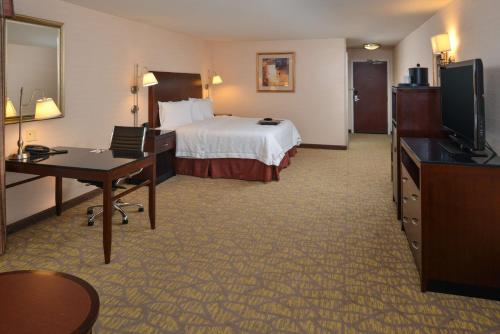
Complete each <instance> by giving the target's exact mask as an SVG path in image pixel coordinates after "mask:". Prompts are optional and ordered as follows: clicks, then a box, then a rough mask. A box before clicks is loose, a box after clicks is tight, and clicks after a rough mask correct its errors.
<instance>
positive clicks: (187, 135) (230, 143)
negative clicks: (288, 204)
mask: <svg viewBox="0 0 500 334" xmlns="http://www.w3.org/2000/svg"><path fill="white" fill-rule="evenodd" d="M153 73H154V74H155V76H156V78H157V79H158V85H156V86H152V87H149V117H148V120H149V123H150V126H152V127H158V126H159V125H160V121H159V107H158V102H167V101H182V100H186V99H188V98H201V96H202V85H201V78H200V75H199V74H187V73H171V72H153ZM258 120H259V119H256V118H245V117H232V116H219V117H215V118H212V119H208V120H203V121H197V122H194V123H191V124H187V125H183V126H180V127H178V128H176V129H175V130H176V158H175V169H176V173H177V174H182V175H192V176H197V177H212V178H230V179H239V180H248V181H264V182H269V181H273V180H279V174H280V172H281V170H282V169H283V168H286V167H288V166H289V165H290V158H291V157H293V156H294V155H295V154H296V153H297V146H298V145H299V144H300V140H301V139H300V135H299V133H298V131H297V129H296V128H295V126H294V125H293V123H292V122H291V121H289V120H284V121H283V122H281V123H280V124H279V125H259V124H257V122H258Z"/></svg>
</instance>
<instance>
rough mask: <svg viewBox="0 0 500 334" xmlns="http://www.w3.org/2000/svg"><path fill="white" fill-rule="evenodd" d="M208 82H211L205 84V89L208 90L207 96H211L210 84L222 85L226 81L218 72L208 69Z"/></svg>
mask: <svg viewBox="0 0 500 334" xmlns="http://www.w3.org/2000/svg"><path fill="white" fill-rule="evenodd" d="M208 82H209V83H206V84H205V89H206V90H207V96H208V97H210V86H216V85H220V84H221V83H223V82H224V81H223V80H222V77H221V76H220V75H218V74H217V73H216V72H212V71H210V70H208Z"/></svg>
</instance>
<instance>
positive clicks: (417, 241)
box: [405, 222, 422, 272]
mask: <svg viewBox="0 0 500 334" xmlns="http://www.w3.org/2000/svg"><path fill="white" fill-rule="evenodd" d="M411 224H412V223H411V222H410V223H407V224H406V225H407V226H406V227H405V233H406V239H407V240H408V245H409V247H410V250H411V252H412V254H413V258H414V259H415V264H416V265H417V268H418V271H419V272H422V238H421V235H419V233H418V231H417V228H415V227H413V226H411Z"/></svg>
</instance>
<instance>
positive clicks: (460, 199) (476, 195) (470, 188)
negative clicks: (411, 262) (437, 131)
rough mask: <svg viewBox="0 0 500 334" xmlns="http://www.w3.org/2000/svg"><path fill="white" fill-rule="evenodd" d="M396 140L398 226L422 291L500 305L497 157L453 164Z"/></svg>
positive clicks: (428, 142) (433, 145)
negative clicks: (398, 151)
mask: <svg viewBox="0 0 500 334" xmlns="http://www.w3.org/2000/svg"><path fill="white" fill-rule="evenodd" d="M441 142H443V140H441V139H433V138H408V137H404V138H401V166H400V167H401V176H402V177H401V189H402V191H401V202H402V223H403V228H404V233H405V234H406V238H407V240H408V246H409V249H410V251H411V252H412V254H413V256H414V259H415V264H416V266H417V269H418V271H419V273H420V283H421V289H422V291H428V290H430V291H438V292H446V293H450V292H453V293H457V294H466V295H471V296H481V297H483V298H490V299H496V300H500V265H499V259H500V224H499V222H500V205H499V204H498V203H500V157H495V158H493V159H490V160H489V161H488V162H479V163H478V162H475V161H474V159H458V158H456V157H454V156H452V155H451V154H449V153H448V152H447V151H445V149H444V148H443V147H442V145H440V143H441Z"/></svg>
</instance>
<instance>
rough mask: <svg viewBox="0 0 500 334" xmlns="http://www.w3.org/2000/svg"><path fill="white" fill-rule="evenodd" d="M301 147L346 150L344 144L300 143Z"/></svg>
mask: <svg viewBox="0 0 500 334" xmlns="http://www.w3.org/2000/svg"><path fill="white" fill-rule="evenodd" d="M299 147H301V148H315V149H321V150H347V146H345V145H323V144H300V146H299Z"/></svg>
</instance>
